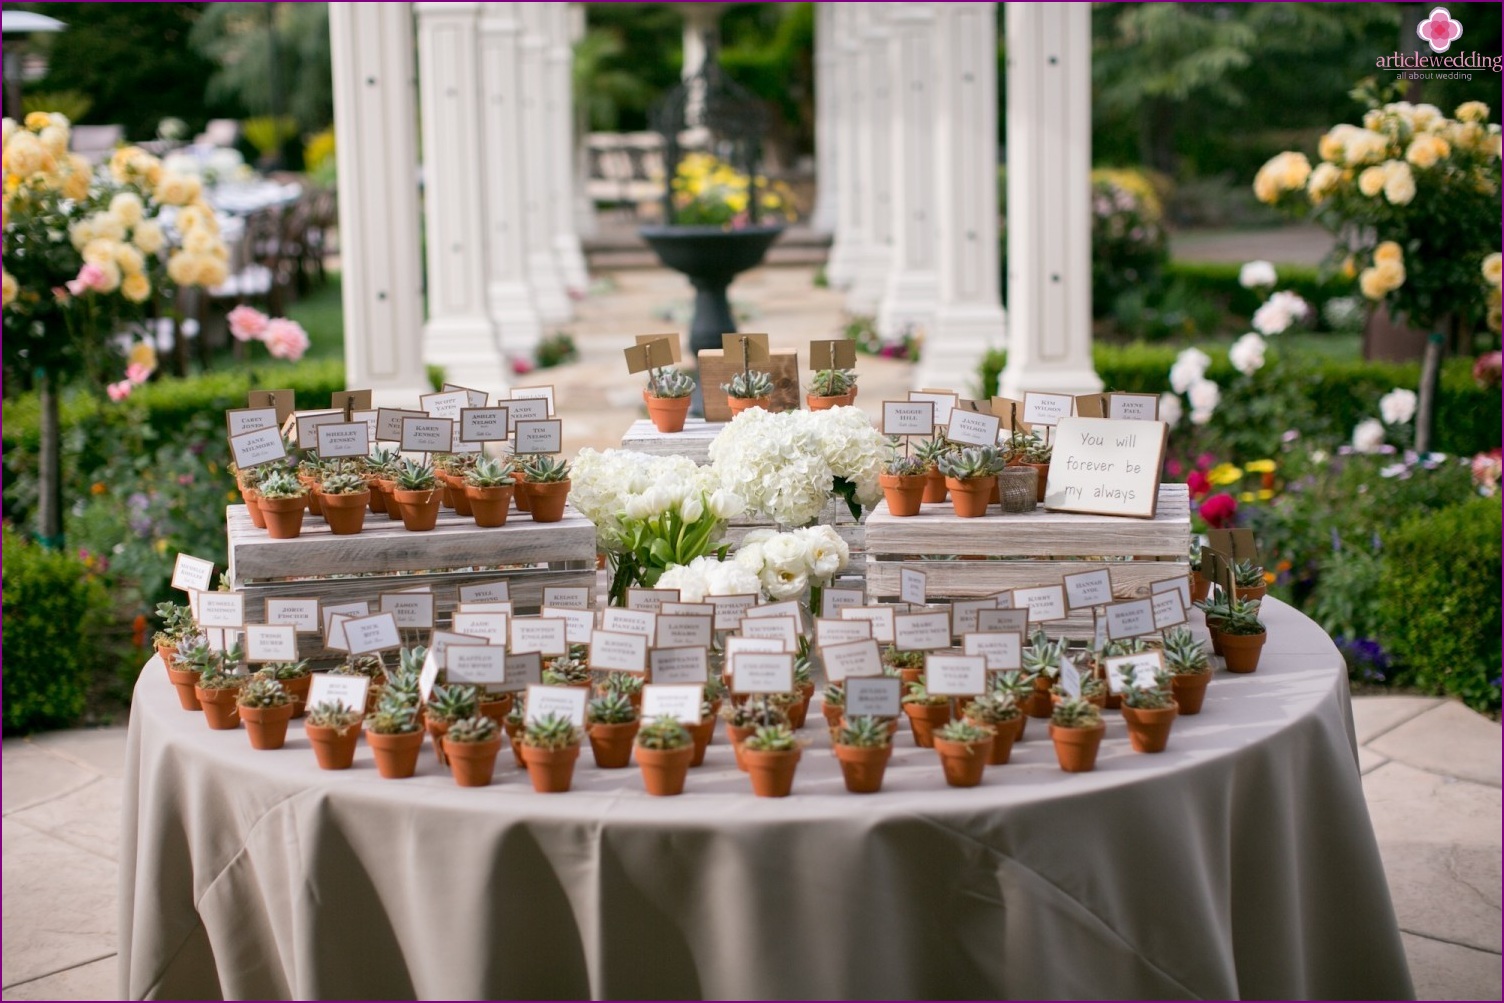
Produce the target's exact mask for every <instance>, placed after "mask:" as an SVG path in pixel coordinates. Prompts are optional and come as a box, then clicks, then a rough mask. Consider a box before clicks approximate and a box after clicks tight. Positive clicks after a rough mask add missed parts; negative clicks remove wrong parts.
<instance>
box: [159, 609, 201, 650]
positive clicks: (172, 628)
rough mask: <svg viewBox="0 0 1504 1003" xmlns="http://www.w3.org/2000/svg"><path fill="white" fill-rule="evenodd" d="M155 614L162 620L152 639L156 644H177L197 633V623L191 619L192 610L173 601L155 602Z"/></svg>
mask: <svg viewBox="0 0 1504 1003" xmlns="http://www.w3.org/2000/svg"><path fill="white" fill-rule="evenodd" d="M157 616H158V617H160V618H161V620H162V629H161V630H159V631H157V633H156V636H155V637H153V638H152V640H153V641H154V642H155V643H157V644H173V645H176V644H179V643H181V642H182V641H185V640H187V639H188V638H190V637H193V636H194V635H196V634H197V633H198V624H197V623H195V622H194V620H193V610H192V609H190V608H189V607H187V606H179V605H178V604H177V603H174V602H164V603H157Z"/></svg>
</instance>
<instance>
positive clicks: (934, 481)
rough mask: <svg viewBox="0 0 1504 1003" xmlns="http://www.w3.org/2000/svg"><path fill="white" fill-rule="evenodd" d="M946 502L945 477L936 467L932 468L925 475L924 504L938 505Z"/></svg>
mask: <svg viewBox="0 0 1504 1003" xmlns="http://www.w3.org/2000/svg"><path fill="white" fill-rule="evenodd" d="M943 501H945V475H944V474H942V473H941V472H940V471H939V470H938V469H936V468H935V467H930V468H929V470H927V471H925V474H924V503H925V504H926V505H937V504H939V503H940V502H943Z"/></svg>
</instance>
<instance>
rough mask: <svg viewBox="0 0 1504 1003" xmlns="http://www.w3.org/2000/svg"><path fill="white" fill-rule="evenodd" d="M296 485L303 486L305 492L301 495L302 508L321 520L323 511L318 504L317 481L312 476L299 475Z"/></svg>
mask: <svg viewBox="0 0 1504 1003" xmlns="http://www.w3.org/2000/svg"><path fill="white" fill-rule="evenodd" d="M298 483H299V484H301V485H303V487H304V489H305V490H306V492H307V493H306V494H304V495H303V506H304V508H306V509H308V511H309V512H310V513H311V514H313V515H316V516H318V517H319V518H320V519H322V518H323V517H324V509H323V506H322V505H320V504H319V479H318V478H317V477H314V476H313V475H312V474H299V475H298Z"/></svg>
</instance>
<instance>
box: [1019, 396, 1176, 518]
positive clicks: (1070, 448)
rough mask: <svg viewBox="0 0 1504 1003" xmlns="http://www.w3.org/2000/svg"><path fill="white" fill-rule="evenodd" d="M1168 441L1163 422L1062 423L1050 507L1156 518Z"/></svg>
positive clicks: (1057, 435) (1052, 470) (1049, 490)
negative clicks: (1160, 474) (1160, 480)
mask: <svg viewBox="0 0 1504 1003" xmlns="http://www.w3.org/2000/svg"><path fill="white" fill-rule="evenodd" d="M1168 435H1169V426H1168V425H1166V424H1165V423H1164V422H1162V421H1128V420H1113V419H1110V418H1074V417H1072V418H1062V419H1061V420H1060V424H1059V426H1058V427H1057V428H1056V429H1055V454H1054V457H1053V458H1052V459H1051V460H1050V476H1049V481H1048V483H1047V485H1046V487H1045V493H1044V507H1045V508H1048V509H1055V510H1057V511H1061V512H1089V513H1092V514H1095V515H1121V516H1131V517H1133V518H1137V519H1152V518H1154V510H1155V505H1156V504H1157V503H1158V501H1159V472H1160V467H1161V465H1162V464H1163V463H1164V455H1165V441H1166V439H1167V437H1168Z"/></svg>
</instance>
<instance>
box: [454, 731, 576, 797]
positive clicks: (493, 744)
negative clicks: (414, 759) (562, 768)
mask: <svg viewBox="0 0 1504 1003" xmlns="http://www.w3.org/2000/svg"><path fill="white" fill-rule="evenodd" d="M500 751H501V736H500V735H497V736H496V737H495V738H492V739H488V740H487V741H484V742H455V741H452V740H451V739H450V738H449V736H448V735H445V736H444V755H445V756H446V757H448V759H449V772H450V773H452V774H454V782H455V783H457V784H459V785H460V786H461V787H487V786H489V785H490V783H491V776H492V774H494V773H495V772H496V754H497V753H498V752H500ZM573 765H574V764H573V763H571V764H570V766H571V767H573ZM564 789H565V790H568V789H569V788H568V786H567V785H566V786H565V788H564Z"/></svg>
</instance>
